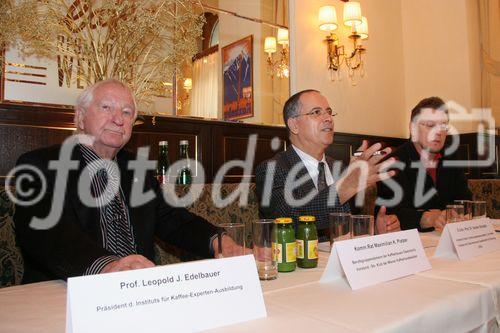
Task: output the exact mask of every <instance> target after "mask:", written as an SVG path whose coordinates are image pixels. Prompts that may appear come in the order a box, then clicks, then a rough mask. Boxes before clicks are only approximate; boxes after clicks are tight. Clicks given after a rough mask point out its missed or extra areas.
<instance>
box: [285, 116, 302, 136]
mask: <svg viewBox="0 0 500 333" xmlns="http://www.w3.org/2000/svg"><path fill="white" fill-rule="evenodd" d="M286 123H287V125H288V128H289V129H290V132H291V133H293V134H298V133H299V126H298V123H297V118H288V120H287V122H286Z"/></svg>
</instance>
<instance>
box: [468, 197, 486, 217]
mask: <svg viewBox="0 0 500 333" xmlns="http://www.w3.org/2000/svg"><path fill="white" fill-rule="evenodd" d="M471 205H472V209H471V211H472V218H473V219H480V218H482V217H486V201H472V202H471Z"/></svg>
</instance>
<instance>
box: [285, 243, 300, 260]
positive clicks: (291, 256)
mask: <svg viewBox="0 0 500 333" xmlns="http://www.w3.org/2000/svg"><path fill="white" fill-rule="evenodd" d="M285 261H286V262H296V261H297V243H295V242H293V243H286V258H285Z"/></svg>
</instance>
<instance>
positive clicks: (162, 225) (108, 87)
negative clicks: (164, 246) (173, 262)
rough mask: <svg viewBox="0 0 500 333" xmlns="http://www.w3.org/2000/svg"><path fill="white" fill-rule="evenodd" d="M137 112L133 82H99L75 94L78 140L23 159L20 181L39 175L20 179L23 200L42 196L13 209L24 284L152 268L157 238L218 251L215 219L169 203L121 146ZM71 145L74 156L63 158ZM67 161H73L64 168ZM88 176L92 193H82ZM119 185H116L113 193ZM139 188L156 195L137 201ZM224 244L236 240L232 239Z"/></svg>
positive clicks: (208, 252) (196, 250) (149, 173)
mask: <svg viewBox="0 0 500 333" xmlns="http://www.w3.org/2000/svg"><path fill="white" fill-rule="evenodd" d="M136 115H137V112H136V105H135V100H134V97H133V95H132V93H131V91H130V90H129V89H128V87H127V86H125V85H124V84H123V83H121V82H119V81H117V80H112V79H111V80H106V81H101V82H98V83H96V84H95V85H93V86H91V87H88V88H87V89H86V90H84V91H83V92H82V94H81V95H80V96H79V98H78V100H77V104H76V107H75V125H76V127H77V133H80V135H79V138H77V137H76V136H75V137H73V138H72V139H73V140H76V142H73V144H71V143H70V142H66V143H65V145H63V146H61V145H57V146H52V147H48V148H42V149H39V150H35V151H32V152H29V153H26V154H24V155H22V156H21V157H20V158H19V160H18V163H17V164H18V166H25V167H24V168H21V169H19V171H18V172H17V174H16V178H17V179H18V180H19V181H21V180H23V179H24V180H26V179H28V178H29V177H30V176H33V174H31V175H30V174H29V170H32V169H36V170H39V173H38V177H34V178H33V177H32V179H31V181H21V183H20V184H18V188H17V194H18V200H20V201H24V202H26V201H27V200H28V199H29V198H33V197H34V196H37V195H38V194H40V200H39V201H37V202H33V203H32V204H29V205H26V204H21V203H19V202H18V205H17V206H16V212H15V215H14V220H15V224H16V233H17V237H18V242H19V244H20V246H21V250H22V253H23V257H24V261H25V275H24V279H23V282H24V283H29V282H36V281H43V280H49V279H66V278H68V277H71V276H78V275H84V274H96V273H106V272H115V271H122V270H129V269H137V268H146V267H152V266H154V264H153V262H152V260H153V240H154V236H158V237H159V238H161V239H162V240H164V241H165V242H167V243H170V244H173V245H176V246H179V247H181V248H184V249H186V250H188V251H191V252H192V253H195V254H197V255H199V256H202V257H210V256H212V254H213V252H214V251H217V245H218V242H216V239H215V238H216V237H215V236H216V235H217V229H216V228H215V227H214V226H213V225H211V224H210V223H209V222H207V221H206V220H204V219H202V218H201V217H198V216H196V215H194V214H191V213H189V212H188V211H187V210H186V209H184V208H174V207H171V206H169V205H168V204H167V203H166V202H165V200H164V197H163V195H162V192H161V190H160V188H159V186H158V184H157V183H156V180H155V178H154V175H153V170H151V169H150V170H147V172H146V171H145V175H144V173H143V174H142V175H140V174H134V171H133V170H131V169H130V165H131V164H132V163H129V162H132V161H134V159H135V156H134V155H133V154H131V153H128V152H126V151H124V150H122V147H123V146H124V145H125V144H126V143H127V142H128V141H129V139H130V136H131V133H132V126H133V124H134V121H135V119H136ZM68 145H69V146H68ZM68 147H70V148H68ZM68 151H69V153H68V154H69V155H70V156H66V157H64V156H63V155H64V154H65V152H66V153H67V152H68ZM55 161H57V162H56V163H54V162H55ZM64 162H67V165H66V166H64V165H63V166H61V165H62V164H61V163H64ZM135 162H137V161H135ZM72 164H73V166H72ZM75 164H76V166H74V165H75ZM56 165H57V166H59V169H57V167H54V166H56ZM26 166H29V167H30V168H29V169H28V168H26ZM56 169H57V170H56ZM63 174H64V175H65V176H63ZM144 176H145V178H144ZM62 177H64V179H61V178H62ZM139 178H142V179H139ZM82 179H83V180H84V182H83V183H85V181H86V184H87V192H90V193H91V194H92V196H90V199H89V197H87V199H86V200H85V196H84V195H82V191H81V189H80V187H81V183H82V181H81V180H82ZM108 185H110V187H108ZM113 186H114V189H115V191H110V190H109V189H110V188H111V189H112V188H113ZM134 186H136V187H139V192H140V193H142V194H144V193H146V194H147V193H148V192H149V193H152V194H153V195H151V197H150V198H149V200H146V201H144V202H142V203H140V204H137V203H136V204H134V203H133V200H134V199H133V198H134V190H133V188H134ZM89 187H90V188H89ZM136 190H137V188H136ZM89 202H90V203H89ZM223 242H224V243H227V244H228V245H229V246H237V245H236V244H234V242H232V240H231V239H230V238H229V237H223ZM223 245H225V244H223Z"/></svg>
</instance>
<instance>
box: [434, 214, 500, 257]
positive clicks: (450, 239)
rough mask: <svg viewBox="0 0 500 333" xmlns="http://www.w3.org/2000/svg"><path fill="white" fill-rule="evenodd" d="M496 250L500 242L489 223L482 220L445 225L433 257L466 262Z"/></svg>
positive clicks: (499, 248)
mask: <svg viewBox="0 0 500 333" xmlns="http://www.w3.org/2000/svg"><path fill="white" fill-rule="evenodd" d="M497 250H500V240H498V239H497V238H496V234H495V230H493V226H492V223H491V221H489V219H487V218H482V219H477V220H470V221H464V222H457V223H448V224H446V225H445V227H444V229H443V233H442V234H441V238H440V239H439V244H438V247H437V249H436V252H435V253H434V256H435V257H444V258H453V259H456V258H457V256H458V259H460V260H466V259H469V258H473V257H476V256H479V255H481V254H485V253H488V252H493V251H497Z"/></svg>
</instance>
